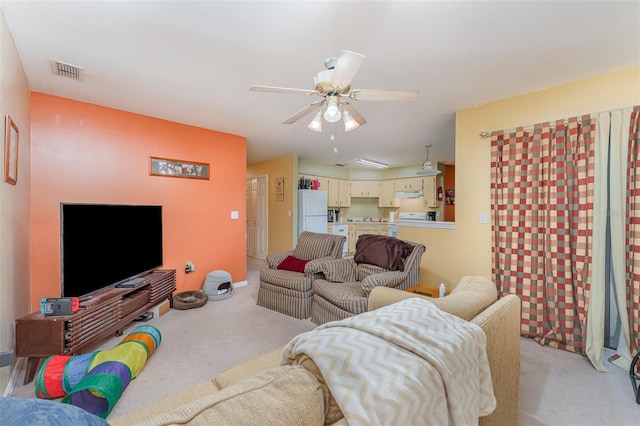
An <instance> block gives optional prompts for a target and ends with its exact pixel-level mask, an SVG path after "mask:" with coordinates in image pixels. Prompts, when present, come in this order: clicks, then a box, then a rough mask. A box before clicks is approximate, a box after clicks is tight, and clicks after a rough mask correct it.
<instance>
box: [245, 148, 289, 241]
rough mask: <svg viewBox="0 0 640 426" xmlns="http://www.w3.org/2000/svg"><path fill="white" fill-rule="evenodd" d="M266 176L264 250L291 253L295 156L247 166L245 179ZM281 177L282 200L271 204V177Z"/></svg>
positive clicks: (272, 201)
mask: <svg viewBox="0 0 640 426" xmlns="http://www.w3.org/2000/svg"><path fill="white" fill-rule="evenodd" d="M258 176H267V178H268V181H269V247H268V248H267V251H268V252H269V253H274V252H277V251H284V250H291V248H293V245H294V242H295V238H296V236H297V235H296V234H297V233H296V227H297V223H296V220H295V218H296V208H295V207H294V206H296V204H297V202H298V200H297V195H298V192H297V189H298V155H297V154H289V155H285V156H282V157H278V158H275V159H273V160H269V161H264V162H262V163H258V164H253V165H251V166H248V167H247V179H252V178H255V177H258ZM277 177H284V201H275V193H276V191H275V188H276V185H275V178H277Z"/></svg>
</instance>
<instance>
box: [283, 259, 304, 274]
mask: <svg viewBox="0 0 640 426" xmlns="http://www.w3.org/2000/svg"><path fill="white" fill-rule="evenodd" d="M307 262H309V261H308V260H302V259H298V258H297V257H293V256H287V258H286V259H285V260H283V261H282V262H280V264H279V265H278V269H286V270H287V271H295V272H304V265H306V264H307Z"/></svg>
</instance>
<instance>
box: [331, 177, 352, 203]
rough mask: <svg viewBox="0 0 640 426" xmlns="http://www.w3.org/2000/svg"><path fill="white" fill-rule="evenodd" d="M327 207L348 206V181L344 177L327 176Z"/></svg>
mask: <svg viewBox="0 0 640 426" xmlns="http://www.w3.org/2000/svg"><path fill="white" fill-rule="evenodd" d="M328 187H329V193H328V204H329V207H349V206H351V196H350V193H349V190H350V187H349V181H348V180H346V179H334V178H329V184H328Z"/></svg>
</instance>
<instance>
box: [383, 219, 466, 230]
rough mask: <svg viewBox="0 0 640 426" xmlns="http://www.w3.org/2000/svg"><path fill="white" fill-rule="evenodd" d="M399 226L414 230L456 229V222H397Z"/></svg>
mask: <svg viewBox="0 0 640 426" xmlns="http://www.w3.org/2000/svg"><path fill="white" fill-rule="evenodd" d="M393 223H395V224H396V225H397V226H406V227H412V228H434V229H456V223H455V222H438V221H435V222H433V221H429V220H396V221H395V222H393Z"/></svg>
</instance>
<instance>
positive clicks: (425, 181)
mask: <svg viewBox="0 0 640 426" xmlns="http://www.w3.org/2000/svg"><path fill="white" fill-rule="evenodd" d="M422 185H423V187H424V189H423V190H424V206H425V207H438V187H437V185H438V183H437V178H436V176H427V177H423V178H422Z"/></svg>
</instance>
